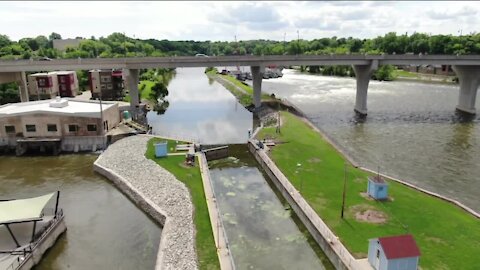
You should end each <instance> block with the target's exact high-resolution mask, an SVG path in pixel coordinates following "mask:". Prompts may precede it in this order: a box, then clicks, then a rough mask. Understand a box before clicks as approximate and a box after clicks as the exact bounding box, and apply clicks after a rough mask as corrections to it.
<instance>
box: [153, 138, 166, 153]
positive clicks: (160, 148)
mask: <svg viewBox="0 0 480 270" xmlns="http://www.w3.org/2000/svg"><path fill="white" fill-rule="evenodd" d="M154 146H155V157H166V156H167V142H166V141H165V142H159V143H156V144H154Z"/></svg>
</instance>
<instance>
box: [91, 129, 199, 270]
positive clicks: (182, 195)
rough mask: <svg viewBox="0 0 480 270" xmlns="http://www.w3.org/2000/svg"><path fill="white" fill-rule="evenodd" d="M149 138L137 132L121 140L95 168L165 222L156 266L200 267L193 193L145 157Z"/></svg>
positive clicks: (158, 267) (145, 209)
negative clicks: (135, 134) (196, 245)
mask: <svg viewBox="0 0 480 270" xmlns="http://www.w3.org/2000/svg"><path fill="white" fill-rule="evenodd" d="M149 139H150V137H148V136H141V135H137V136H132V137H127V138H124V139H122V140H119V141H117V142H116V143H114V144H112V145H110V146H109V148H108V149H107V150H106V151H105V152H103V153H102V154H101V155H100V156H99V157H98V159H97V160H96V161H95V163H94V170H95V171H96V172H98V173H100V174H101V175H103V176H105V177H106V178H108V179H110V180H111V181H112V182H113V183H114V184H115V185H116V186H117V188H118V189H120V190H121V191H122V192H123V193H124V194H126V195H127V196H128V197H129V198H130V199H131V200H132V201H134V202H135V204H136V205H137V206H138V207H140V208H141V209H142V210H143V211H145V212H146V213H147V214H148V215H150V216H151V217H152V218H153V219H155V220H156V221H157V222H158V223H159V224H161V225H163V229H162V235H161V239H160V246H159V250H158V254H157V262H156V267H155V269H158V270H159V269H198V262H197V261H198V260H197V255H196V251H195V226H194V224H193V211H194V208H193V204H192V201H191V198H190V193H189V191H188V189H187V187H186V186H185V185H184V184H183V183H182V182H180V181H178V180H177V179H176V178H175V177H174V176H173V175H172V174H171V173H170V172H168V171H167V170H165V169H163V168H162V167H160V166H158V165H157V164H156V163H155V162H153V161H152V160H149V159H147V158H146V157H145V152H146V150H147V142H148V140H149Z"/></svg>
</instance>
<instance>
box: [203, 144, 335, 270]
mask: <svg viewBox="0 0 480 270" xmlns="http://www.w3.org/2000/svg"><path fill="white" fill-rule="evenodd" d="M232 149H233V151H232ZM232 152H233V153H232ZM230 154H231V155H234V156H235V157H230V158H227V159H222V160H218V161H212V162H210V163H209V167H210V174H211V177H212V182H213V186H214V191H215V195H216V198H217V201H218V203H219V208H220V211H221V213H222V219H223V222H224V225H225V230H226V233H227V237H228V239H229V242H230V245H231V251H232V255H233V258H234V260H235V264H236V266H237V269H325V267H324V266H323V264H325V265H326V266H327V268H328V269H333V267H332V266H331V264H330V263H329V262H328V259H326V257H325V255H324V254H323V253H322V252H321V250H320V248H319V247H318V246H317V245H316V243H314V244H313V243H312V246H310V245H309V243H308V240H307V238H308V237H310V238H311V236H310V235H308V234H304V233H302V232H301V231H300V229H299V227H298V226H297V224H296V223H295V221H294V213H293V211H292V210H291V209H290V207H289V206H288V203H286V202H285V201H284V200H283V199H282V198H281V197H279V196H277V194H275V192H274V188H273V187H272V186H270V185H269V184H268V183H267V180H266V177H267V176H266V175H264V174H263V173H262V171H261V169H260V168H259V167H258V165H257V163H256V161H255V160H254V159H253V156H252V155H251V154H250V153H249V152H248V149H247V147H246V146H235V147H230ZM299 225H300V226H301V227H302V225H301V224H299ZM310 240H311V242H314V241H313V239H310ZM319 258H322V260H323V264H322V261H321V260H320V259H319Z"/></svg>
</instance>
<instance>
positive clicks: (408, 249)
mask: <svg viewBox="0 0 480 270" xmlns="http://www.w3.org/2000/svg"><path fill="white" fill-rule="evenodd" d="M378 241H379V242H380V245H381V246H382V249H383V251H384V252H385V256H386V257H387V259H399V258H409V257H418V256H420V250H419V249H418V246H417V243H416V242H415V239H413V236H412V235H410V234H406V235H399V236H389V237H379V238H378Z"/></svg>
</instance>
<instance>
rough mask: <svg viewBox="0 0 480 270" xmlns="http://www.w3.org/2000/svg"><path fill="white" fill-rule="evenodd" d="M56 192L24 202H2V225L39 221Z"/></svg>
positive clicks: (0, 220)
mask: <svg viewBox="0 0 480 270" xmlns="http://www.w3.org/2000/svg"><path fill="white" fill-rule="evenodd" d="M54 194H55V192H53V193H50V194H47V195H43V196H39V197H35V198H29V199H22V200H12V201H4V202H0V224H5V223H12V222H22V221H29V220H37V219H39V218H40V217H41V214H42V210H43V208H44V207H45V205H47V203H48V201H49V200H50V199H51V198H52V197H53V195H54Z"/></svg>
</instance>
